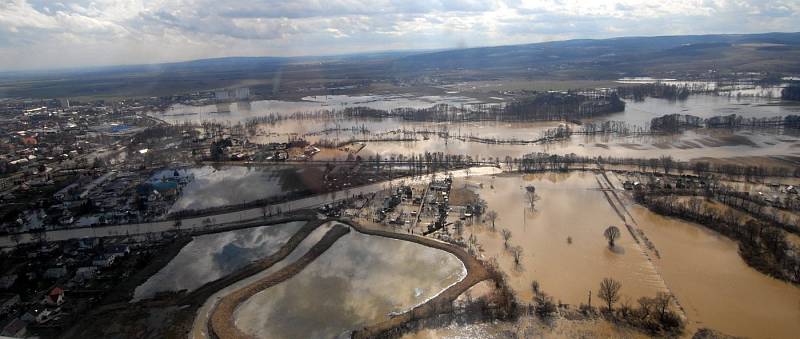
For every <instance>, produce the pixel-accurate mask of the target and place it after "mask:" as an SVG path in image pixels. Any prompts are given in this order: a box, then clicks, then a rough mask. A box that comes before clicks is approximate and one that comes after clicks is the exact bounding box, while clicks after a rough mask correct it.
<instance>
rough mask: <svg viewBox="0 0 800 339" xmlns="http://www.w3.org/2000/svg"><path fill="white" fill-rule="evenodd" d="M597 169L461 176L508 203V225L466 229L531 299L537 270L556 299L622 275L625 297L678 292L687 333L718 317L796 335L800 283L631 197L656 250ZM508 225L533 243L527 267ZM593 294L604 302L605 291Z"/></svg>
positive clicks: (577, 298)
mask: <svg viewBox="0 0 800 339" xmlns="http://www.w3.org/2000/svg"><path fill="white" fill-rule="evenodd" d="M595 176H596V174H594V173H569V174H557V173H545V174H536V175H526V176H520V175H500V176H496V177H491V176H473V177H471V178H465V179H459V180H456V182H455V184H454V185H456V186H454V187H458V186H461V185H467V187H470V188H471V189H473V190H475V191H476V192H477V193H478V194H479V195H480V196H481V198H482V199H484V200H486V202H487V204H488V208H489V209H493V210H495V211H497V212H498V213H499V217H498V219H497V222H496V225H497V226H496V227H497V229H498V231H495V232H492V231H491V230H490V229H489V228H488V227H487V226H473V227H472V228H470V227H467V228H466V231H465V234H469V233H473V234H476V235H477V236H478V238H479V243H480V244H481V245H482V246H483V248H484V250H485V252H484V255H486V256H490V257H491V256H496V257H497V258H498V260H499V262H500V265H501V267H502V268H503V269H504V271H506V272H508V274H509V282H510V284H511V286H512V287H513V288H514V289H515V290H516V291H517V293H518V294H519V296H520V299H521V300H530V298H531V297H532V290H531V282H532V281H533V280H537V281H538V282H539V284H540V286H541V289H542V290H543V291H545V292H546V293H548V294H549V295H551V296H553V298H554V299H555V300H561V301H562V302H564V303H568V304H571V305H577V304H579V303H586V302H588V291H589V290H592V291H594V292H595V293H596V292H597V288H598V286H599V284H600V281H601V280H602V279H603V278H605V277H612V278H614V279H615V280H618V281H620V282H621V283H622V290H621V294H622V299H621V300H622V301H625V300H629V301H630V302H631V303H635V302H636V299H637V298H638V297H640V296H653V295H655V293H656V292H658V291H669V292H671V293H673V294H674V295H675V297H676V298H677V301H678V302H679V303H680V305H681V306H682V308H683V310H684V311H685V315H686V317H687V319H688V323H687V329H688V330H687V332H686V333H694V330H696V329H698V328H701V327H711V328H714V329H717V330H720V331H723V332H724V333H727V334H731V335H737V336H749V337H773V338H788V337H793V336H794V333H797V331H800V321H798V319H800V307H798V305H800V289H798V288H797V287H795V286H792V285H791V284H788V283H785V282H782V281H779V280H776V279H774V278H771V277H768V276H766V275H764V274H762V273H760V272H758V271H756V270H755V269H753V268H751V267H749V266H747V264H746V263H745V262H744V261H743V260H742V258H741V257H740V256H739V254H738V247H737V245H736V243H735V242H734V241H732V240H730V239H728V238H726V237H724V236H722V235H720V234H718V233H716V232H714V231H711V230H709V229H707V228H705V227H703V226H701V225H697V224H693V223H688V222H684V221H681V220H677V219H674V218H666V217H661V216H658V215H656V214H654V213H652V212H650V211H648V210H647V209H645V208H643V207H641V206H638V205H635V204H633V203H632V202H630V201H628V199H625V198H623V202H624V204H625V205H626V209H627V210H628V211H629V212H630V215H631V217H632V218H629V219H628V222H629V223H630V222H631V221H632V220H635V226H636V227H638V228H640V229H641V230H643V231H644V233H645V234H646V236H647V237H648V238H649V239H650V240H651V241H652V242H653V243H654V245H655V248H656V249H657V250H658V253H659V254H658V255H657V256H656V255H654V253H653V252H652V251H647V250H646V249H644V248H642V247H641V246H643V245H639V244H636V243H635V242H634V241H633V238H632V236H631V234H630V233H629V232H628V230H627V229H626V227H625V226H624V223H623V221H622V219H621V218H620V217H619V216H618V215H617V214H616V212H615V211H614V209H613V208H612V207H611V205H610V204H609V202H608V201H607V200H606V198H605V197H604V195H603V193H602V192H601V191H600V190H598V188H599V187H598V184H597V179H595V178H596V177H595ZM611 180H612V181H615V178H614V177H613V175H612V178H611ZM615 182H616V181H615ZM481 183H482V184H483V188H480V184H481ZM528 185H534V186H535V187H536V192H537V194H538V195H539V197H540V199H539V200H538V201H537V202H536V203H535V208H534V209H533V210H532V209H530V208H529V203H528V200H527V197H526V193H525V192H526V190H525V187H526V186H528ZM492 187H493V188H492ZM578 211H580V212H578ZM609 225H616V226H618V227H619V228H620V230H621V232H622V237H621V239H620V240H618V243H617V245H616V248H615V249H614V250H611V249H609V248H608V245H607V242H606V239H605V238H604V237H603V230H604V229H605V228H606V227H608V226H609ZM502 228H507V229H509V230H511V232H512V237H511V239H510V241H509V242H510V243H511V244H512V245H520V246H522V248H523V253H524V256H523V259H522V264H521V265H520V266H519V267H518V266H516V265H515V264H514V262H513V260H512V257H511V255H510V254H509V252H508V251H507V250H505V245H504V244H503V239H502V238H501V236H500V231H499V230H500V229H502ZM568 238H570V240H571V241H568V240H567V239H568ZM593 302H595V303H596V302H598V301H597V299H596V295H595V299H594V301H593ZM456 332H458V331H456Z"/></svg>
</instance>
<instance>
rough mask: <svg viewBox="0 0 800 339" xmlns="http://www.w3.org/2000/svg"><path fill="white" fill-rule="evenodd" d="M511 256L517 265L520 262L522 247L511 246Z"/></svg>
mask: <svg viewBox="0 0 800 339" xmlns="http://www.w3.org/2000/svg"><path fill="white" fill-rule="evenodd" d="M509 250H510V251H511V256H512V257H514V264H517V265H519V264H520V262H521V261H522V246H513V247H511V249H509Z"/></svg>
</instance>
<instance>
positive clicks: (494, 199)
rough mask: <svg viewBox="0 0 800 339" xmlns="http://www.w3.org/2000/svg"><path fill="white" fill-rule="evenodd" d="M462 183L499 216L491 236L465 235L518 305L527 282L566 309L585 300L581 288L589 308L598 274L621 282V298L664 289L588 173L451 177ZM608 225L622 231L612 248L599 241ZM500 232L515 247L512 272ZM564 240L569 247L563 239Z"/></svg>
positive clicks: (482, 232) (485, 231) (486, 231)
mask: <svg viewBox="0 0 800 339" xmlns="http://www.w3.org/2000/svg"><path fill="white" fill-rule="evenodd" d="M465 182H469V183H482V184H483V188H482V189H478V193H479V194H480V196H481V198H482V199H484V200H485V201H486V202H487V204H488V208H489V209H491V210H494V211H497V212H498V214H499V217H498V218H497V221H496V228H497V231H496V232H492V231H491V229H490V226H471V227H469V228H468V229H467V231H466V233H467V235H466V236H468V233H470V232H473V233H474V234H476V235H477V236H478V238H479V243H480V244H481V245H482V246H483V248H484V250H485V252H484V253H483V255H484V256H486V257H497V258H498V261H499V263H500V266H501V267H502V268H503V270H504V271H505V272H507V273H508V281H509V283H510V285H511V287H512V288H513V289H514V290H515V291H516V292H517V293H518V295H519V297H520V299H521V300H523V301H530V300H531V299H532V297H533V292H532V289H531V282H532V281H533V280H537V281H538V282H539V284H540V286H541V289H542V290H544V291H545V292H546V293H548V294H550V295H552V296H553V297H554V299H555V300H561V301H562V302H563V303H567V304H571V305H573V306H577V305H578V304H579V303H587V302H588V294H589V291H593V294H594V295H595V296H594V298H593V299H592V304H593V305H597V304H598V303H599V299H597V297H596V293H597V287H598V286H599V285H600V281H601V280H603V278H606V277H611V278H614V279H616V280H618V281H620V282H622V285H623V288H622V294H623V296H626V297H629V298H631V300H636V298H638V297H640V296H652V295H655V294H656V292H659V291H664V290H665V287H664V284H663V282H662V281H661V279H660V277H659V275H658V273H657V272H656V271H655V270H654V267H653V265H652V264H651V262H650V261H648V259H647V257H646V256H644V255H643V254H642V252H641V249H640V248H639V247H638V245H637V244H636V243H635V242H634V241H633V239H632V238H631V236H630V234H629V233H628V231H627V230H626V228H625V226H624V224H623V223H622V220H621V218H620V217H619V216H618V215H617V214H616V212H615V211H614V210H613V209H612V207H611V205H609V203H608V202H607V201H606V199H605V197H604V195H603V192H601V191H599V190H598V189H597V188H598V186H597V181H596V179H595V175H594V174H592V173H577V172H573V173H571V174H563V173H547V174H537V175H528V176H524V177H523V176H520V175H501V176H497V177H494V178H492V177H488V176H480V177H471V178H469V179H464V181H462V180H457V181H456V185H459V184H460V185H464V183H465ZM528 185H534V186H535V187H536V192H537V194H538V195H539V196H540V200H538V201H537V202H536V205H535V210H531V209H530V208H529V206H530V205H529V203H528V201H527V197H526V190H525V187H526V186H528ZM470 186H471V187H475V186H476V185H470ZM492 186H493V187H494V188H492ZM610 225H615V226H617V227H618V228H619V229H620V231H621V232H622V236H621V238H620V239H619V240H618V241H617V243H616V246H615V248H614V249H613V250H612V249H609V247H608V243H607V241H606V239H605V238H604V237H603V231H604V230H605V229H606V228H607V227H608V226H610ZM503 228H507V229H509V230H511V233H512V237H511V239H510V243H511V245H514V246H516V245H519V246H522V248H523V251H524V256H523V259H522V264H521V265H520V266H519V267H517V266H516V265H515V264H514V262H513V260H512V257H511V256H510V254H509V252H508V251H506V250H505V245H504V244H503V240H502V238H501V236H500V230H501V229H503ZM570 237H571V238H572V243H571V244H570V243H568V241H567V238H570Z"/></svg>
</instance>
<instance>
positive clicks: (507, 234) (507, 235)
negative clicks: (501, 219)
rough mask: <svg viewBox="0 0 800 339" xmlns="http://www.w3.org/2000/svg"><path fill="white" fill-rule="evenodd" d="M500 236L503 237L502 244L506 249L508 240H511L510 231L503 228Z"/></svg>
mask: <svg viewBox="0 0 800 339" xmlns="http://www.w3.org/2000/svg"><path fill="white" fill-rule="evenodd" d="M500 234H501V235H502V236H503V244H504V245H505V246H506V247H508V240H509V239H511V231H509V230H508V229H507V228H504V229H502V230H501V231H500Z"/></svg>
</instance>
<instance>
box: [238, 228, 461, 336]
mask: <svg viewBox="0 0 800 339" xmlns="http://www.w3.org/2000/svg"><path fill="white" fill-rule="evenodd" d="M465 275H466V270H465V268H464V266H463V264H462V263H461V261H460V260H458V258H456V257H455V256H453V255H452V254H450V253H447V252H444V251H440V250H437V249H433V248H429V247H426V246H423V245H419V244H415V243H411V242H406V241H401V240H395V239H388V238H383V237H378V236H370V235H365V234H361V233H357V232H351V233H350V234H348V235H346V236H344V237H342V238H341V239H339V240H338V241H337V242H336V243H335V244H334V245H333V246H332V247H331V248H330V249H328V251H326V252H325V253H324V254H323V255H322V256H320V257H319V258H317V259H316V260H315V261H314V262H312V263H311V264H309V265H308V266H307V267H306V268H305V269H303V271H301V272H300V273H298V274H297V275H296V276H294V277H292V278H290V279H289V280H287V281H285V282H283V283H281V284H279V285H277V286H273V287H271V288H268V289H266V290H264V291H263V292H260V293H258V294H256V295H255V296H253V297H251V298H250V299H248V300H247V301H246V302H245V303H243V304H242V305H240V306H239V308H238V309H237V311H236V315H235V317H236V325H237V327H239V328H240V329H242V330H243V331H244V332H247V333H250V334H253V335H255V336H257V337H261V338H332V337H335V336H337V335H340V334H342V333H345V332H347V331H349V330H352V329H355V328H358V327H361V326H363V325H368V324H371V323H374V322H377V321H380V320H383V319H387V317H388V316H389V314H390V313H392V312H402V311H405V310H407V309H409V308H412V307H414V306H416V305H418V304H421V303H423V302H425V301H426V300H428V299H429V298H431V297H433V296H435V295H436V294H438V293H439V292H440V291H442V290H444V289H445V288H447V287H448V286H450V285H452V284H454V283H456V282H458V281H459V280H461V279H463V277H464V276H465Z"/></svg>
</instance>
